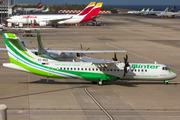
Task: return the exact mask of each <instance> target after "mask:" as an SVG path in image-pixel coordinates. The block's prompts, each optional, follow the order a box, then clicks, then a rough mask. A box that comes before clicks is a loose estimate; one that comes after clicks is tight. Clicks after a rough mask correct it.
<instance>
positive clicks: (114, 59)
mask: <svg viewBox="0 0 180 120" xmlns="http://www.w3.org/2000/svg"><path fill="white" fill-rule="evenodd" d="M112 59H113V61H117V60H118V59H117V56H116V52H115V51H114V58H113V57H112Z"/></svg>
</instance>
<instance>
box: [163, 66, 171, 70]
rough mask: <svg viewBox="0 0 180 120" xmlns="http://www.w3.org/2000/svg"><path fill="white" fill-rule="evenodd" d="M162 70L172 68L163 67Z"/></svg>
mask: <svg viewBox="0 0 180 120" xmlns="http://www.w3.org/2000/svg"><path fill="white" fill-rule="evenodd" d="M162 70H170V69H169V68H168V67H163V68H162Z"/></svg>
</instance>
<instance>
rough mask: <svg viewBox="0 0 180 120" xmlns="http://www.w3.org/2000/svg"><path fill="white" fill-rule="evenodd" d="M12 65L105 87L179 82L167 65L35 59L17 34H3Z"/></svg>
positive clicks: (34, 72) (52, 76) (9, 66)
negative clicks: (124, 82) (134, 82)
mask: <svg viewBox="0 0 180 120" xmlns="http://www.w3.org/2000/svg"><path fill="white" fill-rule="evenodd" d="M3 37H4V41H5V45H6V48H7V52H8V56H9V59H10V63H3V66H4V67H8V68H13V69H17V70H21V71H24V72H30V73H33V74H36V75H40V76H45V77H48V78H61V79H68V78H70V79H84V80H87V81H92V83H96V82H97V84H98V85H102V84H104V83H105V81H106V82H109V81H116V80H153V81H164V82H165V83H168V82H169V80H171V79H173V78H176V77H177V74H176V73H175V72H173V71H171V70H170V69H169V68H168V67H167V66H166V65H163V64H147V63H144V64H143V63H128V62H127V59H128V58H127V56H126V58H124V62H119V61H105V60H104V61H103V60H98V59H97V61H92V62H67V61H62V62H59V61H56V60H51V59H47V58H42V57H39V56H36V55H34V54H33V53H32V52H31V51H29V50H28V49H26V48H25V47H24V46H23V44H22V43H21V41H20V39H19V38H18V37H17V36H16V35H15V34H13V33H3Z"/></svg>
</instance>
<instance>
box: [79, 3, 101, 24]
mask: <svg viewBox="0 0 180 120" xmlns="http://www.w3.org/2000/svg"><path fill="white" fill-rule="evenodd" d="M102 5H103V3H97V4H96V6H95V7H94V8H93V9H92V10H91V11H90V12H89V13H88V14H87V15H85V16H84V18H83V19H82V20H81V21H80V22H85V21H89V20H93V19H94V18H96V17H97V16H98V14H99V11H100V9H101V7H102Z"/></svg>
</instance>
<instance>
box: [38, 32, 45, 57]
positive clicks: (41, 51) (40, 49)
mask: <svg viewBox="0 0 180 120" xmlns="http://www.w3.org/2000/svg"><path fill="white" fill-rule="evenodd" d="M37 42H38V55H42V54H45V53H46V50H45V49H44V47H43V44H42V41H41V35H40V32H39V30H37Z"/></svg>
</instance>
